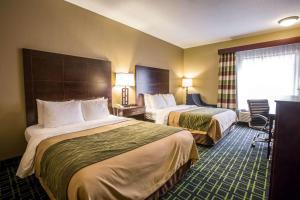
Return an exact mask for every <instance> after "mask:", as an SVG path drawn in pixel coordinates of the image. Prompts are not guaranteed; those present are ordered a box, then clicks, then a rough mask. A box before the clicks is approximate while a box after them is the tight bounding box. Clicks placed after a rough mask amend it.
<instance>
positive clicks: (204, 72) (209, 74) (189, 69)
mask: <svg viewBox="0 0 300 200" xmlns="http://www.w3.org/2000/svg"><path fill="white" fill-rule="evenodd" d="M295 36H300V28H296V29H290V30H284V31H279V32H275V33H269V34H263V35H258V36H252V37H246V38H241V39H235V40H231V41H227V42H220V43H215V44H209V45H205V46H199V47H194V48H189V49H185V50H184V75H185V76H186V77H190V78H194V79H193V80H194V87H193V88H191V89H190V92H200V93H201V94H202V95H203V97H204V99H205V100H206V101H207V102H209V103H216V102H217V95H218V94H217V93H218V91H217V88H218V61H219V60H218V59H219V57H218V49H223V48H228V47H234V46H240V45H246V44H253V43H258V42H265V41H271V40H277V39H283V38H290V37H295Z"/></svg>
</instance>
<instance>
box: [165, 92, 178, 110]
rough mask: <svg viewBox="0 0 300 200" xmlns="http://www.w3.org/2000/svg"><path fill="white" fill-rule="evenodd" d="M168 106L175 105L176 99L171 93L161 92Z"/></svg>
mask: <svg viewBox="0 0 300 200" xmlns="http://www.w3.org/2000/svg"><path fill="white" fill-rule="evenodd" d="M162 96H163V98H164V100H165V102H166V104H167V106H168V107H172V106H176V101H175V98H174V95H173V94H162Z"/></svg>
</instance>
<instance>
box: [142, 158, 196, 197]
mask: <svg viewBox="0 0 300 200" xmlns="http://www.w3.org/2000/svg"><path fill="white" fill-rule="evenodd" d="M191 166H192V161H191V160H189V161H188V162H186V163H185V164H184V165H183V166H181V167H180V168H179V169H178V170H177V171H176V172H175V174H173V175H172V176H171V178H170V179H169V180H168V181H167V182H166V183H165V184H164V185H162V186H161V187H160V188H158V189H157V190H156V191H155V192H154V193H152V194H151V195H150V196H149V197H147V198H146V200H158V199H159V198H160V197H162V196H163V195H165V194H166V193H167V192H168V191H169V190H170V189H172V188H173V187H174V186H175V185H176V183H178V182H179V181H180V180H181V179H182V178H183V177H184V175H185V174H186V172H187V171H188V170H189V169H190V168H191Z"/></svg>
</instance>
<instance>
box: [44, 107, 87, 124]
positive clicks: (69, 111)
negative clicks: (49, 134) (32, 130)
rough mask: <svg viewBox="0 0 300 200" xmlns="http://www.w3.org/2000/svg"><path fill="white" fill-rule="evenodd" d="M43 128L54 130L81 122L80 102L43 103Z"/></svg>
mask: <svg viewBox="0 0 300 200" xmlns="http://www.w3.org/2000/svg"><path fill="white" fill-rule="evenodd" d="M43 107H44V114H43V118H44V119H43V120H44V127H45V128H55V127H60V126H64V125H68V124H75V123H79V122H83V121H84V119H83V116H82V111H81V102H80V101H69V102H47V101H45V102H43Z"/></svg>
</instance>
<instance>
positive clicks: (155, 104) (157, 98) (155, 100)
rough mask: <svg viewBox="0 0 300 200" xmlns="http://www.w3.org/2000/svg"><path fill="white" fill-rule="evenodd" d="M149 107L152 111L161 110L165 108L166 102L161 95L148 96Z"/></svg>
mask: <svg viewBox="0 0 300 200" xmlns="http://www.w3.org/2000/svg"><path fill="white" fill-rule="evenodd" d="M150 105H151V108H153V109H162V108H165V107H167V104H166V101H165V100H164V98H163V96H162V95H161V94H155V95H151V96H150Z"/></svg>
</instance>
